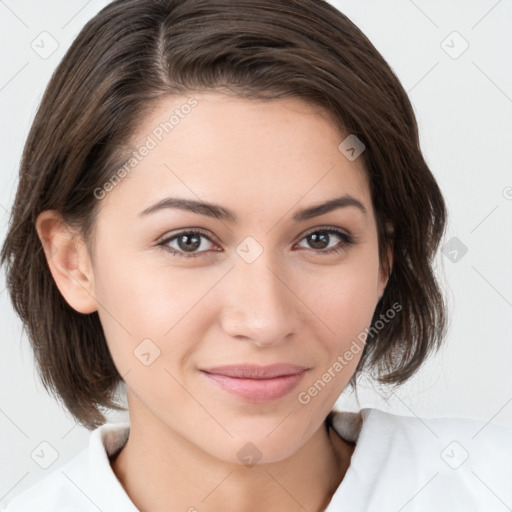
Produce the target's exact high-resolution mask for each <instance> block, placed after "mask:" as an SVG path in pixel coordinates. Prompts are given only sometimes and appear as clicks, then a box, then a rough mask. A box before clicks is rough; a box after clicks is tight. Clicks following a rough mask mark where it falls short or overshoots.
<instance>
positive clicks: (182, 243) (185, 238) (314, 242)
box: [157, 228, 355, 258]
mask: <svg viewBox="0 0 512 512" xmlns="http://www.w3.org/2000/svg"><path fill="white" fill-rule="evenodd" d="M333 235H334V236H335V237H337V238H338V239H340V240H341V243H340V242H338V244H336V245H334V246H331V247H330V242H331V241H332V239H333ZM204 240H206V242H205V243H203V241H204ZM302 240H305V241H307V243H308V244H309V245H310V248H311V249H312V250H313V252H317V253H319V254H321V255H325V254H332V253H339V252H343V251H346V250H348V248H349V247H350V246H351V245H353V244H355V237H354V236H352V235H350V234H348V233H345V232H344V231H341V230H339V229H336V228H316V229H315V230H314V231H310V232H309V233H308V234H307V235H306V236H304V237H303V238H302ZM172 244H174V246H173V245H172ZM212 244H213V242H212V240H211V239H210V238H209V237H208V235H206V234H205V233H203V232H202V231H199V230H190V231H181V232H180V233H177V234H175V235H172V236H169V237H166V238H164V239H163V240H161V241H160V242H158V243H157V245H158V246H159V247H162V248H163V249H165V250H166V251H168V252H170V253H171V254H172V255H173V256H178V257H182V258H195V257H196V256H200V255H201V254H202V253H206V252H208V250H209V249H211V245H212ZM205 245H206V247H205ZM200 249H201V250H200ZM306 249H307V247H306Z"/></svg>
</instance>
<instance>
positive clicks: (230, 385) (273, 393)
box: [200, 364, 309, 403]
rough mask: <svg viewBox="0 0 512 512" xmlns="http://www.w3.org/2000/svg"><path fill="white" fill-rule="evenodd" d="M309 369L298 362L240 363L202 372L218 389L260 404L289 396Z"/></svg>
mask: <svg viewBox="0 0 512 512" xmlns="http://www.w3.org/2000/svg"><path fill="white" fill-rule="evenodd" d="M308 370H309V368H306V367H304V366H299V365H295V364H274V365H270V366H257V365H247V364H240V365H231V366H218V367H215V368H205V369H201V370H200V371H201V373H202V374H203V375H204V376H205V377H206V378H207V379H208V381H209V382H210V383H212V384H214V385H215V386H216V387H217V388H220V389H221V390H223V391H226V392H228V393H231V394H234V395H237V396H239V397H241V398H243V399H244V400H247V401H250V402H253V403H261V402H268V401H272V400H278V399H279V398H282V397H284V396H286V395H287V394H288V393H290V392H291V391H292V390H293V389H294V388H295V387H296V386H297V385H298V384H299V382H300V381H301V380H302V378H303V377H304V375H305V374H306V372H307V371H308Z"/></svg>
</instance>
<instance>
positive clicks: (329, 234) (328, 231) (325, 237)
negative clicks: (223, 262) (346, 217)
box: [302, 228, 355, 255]
mask: <svg viewBox="0 0 512 512" xmlns="http://www.w3.org/2000/svg"><path fill="white" fill-rule="evenodd" d="M333 235H335V237H337V238H339V239H341V241H342V242H341V243H340V242H338V244H336V245H334V246H332V245H331V246H330V242H331V241H332V238H333ZM302 240H306V241H307V243H308V244H309V245H310V247H312V248H313V249H314V251H315V252H319V253H320V254H322V255H324V254H332V253H338V252H343V251H346V250H347V249H348V248H349V247H350V246H351V245H353V244H355V237H353V236H352V235H350V234H348V233H345V232H344V231H341V230H339V229H336V228H316V229H315V231H310V232H309V233H308V234H307V235H306V236H305V237H304V238H303V239H302ZM326 249H327V250H326Z"/></svg>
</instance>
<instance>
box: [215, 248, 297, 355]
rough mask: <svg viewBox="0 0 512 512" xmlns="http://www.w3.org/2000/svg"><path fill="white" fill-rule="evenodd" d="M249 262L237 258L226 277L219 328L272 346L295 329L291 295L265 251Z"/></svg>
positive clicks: (292, 297)
mask: <svg viewBox="0 0 512 512" xmlns="http://www.w3.org/2000/svg"><path fill="white" fill-rule="evenodd" d="M241 246H242V244H241ZM242 254H243V253H242ZM249 261H250V260H248V259H244V257H243V256H242V257H238V256H237V258H236V259H235V263H234V265H235V267H234V268H233V270H232V271H231V272H230V273H229V276H228V281H229V284H228V288H229V290H228V291H227V294H226V296H227V298H228V301H227V304H226V305H225V310H224V314H223V324H224V325H223V327H224V329H225V331H226V332H227V333H229V334H230V335H231V336H243V337H247V338H250V339H252V340H253V341H254V342H255V343H257V344H260V345H270V344H275V343H278V342H279V341H281V340H282V339H284V338H285V337H286V336H287V335H288V334H289V333H291V332H294V331H295V329H296V325H295V319H296V315H295V314H294V308H295V307H296V305H297V304H296V303H295V302H294V294H293V293H292V291H291V290H290V289H289V288H288V286H287V284H286V280H287V278H286V276H285V275H284V274H283V270H282V268H281V266H279V265H278V264H277V263H276V260H275V258H273V257H272V256H271V254H270V252H269V251H263V252H261V254H260V255H259V256H258V257H257V258H256V259H255V260H254V261H252V262H249Z"/></svg>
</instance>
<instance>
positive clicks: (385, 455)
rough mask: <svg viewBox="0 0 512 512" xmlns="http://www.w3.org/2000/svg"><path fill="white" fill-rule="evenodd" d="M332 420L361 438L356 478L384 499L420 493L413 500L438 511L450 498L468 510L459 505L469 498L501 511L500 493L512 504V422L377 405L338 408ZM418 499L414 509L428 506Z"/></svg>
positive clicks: (353, 464) (350, 436)
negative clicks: (409, 412) (351, 410)
mask: <svg viewBox="0 0 512 512" xmlns="http://www.w3.org/2000/svg"><path fill="white" fill-rule="evenodd" d="M332 424H333V427H334V428H335V429H336V430H337V432H338V433H339V435H340V436H341V437H344V438H345V439H347V440H349V441H353V442H355V443H356V448H355V451H354V454H353V456H352V460H351V465H350V469H349V472H350V478H349V481H350V482H351V483H352V484H353V485H354V486H355V487H356V488H358V489H366V490H368V491H369V490H370V489H371V493H372V495H373V497H374V498H375V499H377V498H376V497H377V496H379V499H381V500H383V501H382V503H388V502H390V500H392V501H393V506H395V505H398V504H400V503H401V504H402V505H403V504H405V503H406V502H407V501H408V500H409V499H411V500H412V499H413V497H414V499H413V501H411V504H412V505H416V506H420V505H421V506H423V507H437V508H435V509H436V510H448V509H449V505H450V506H452V505H453V507H455V508H453V510H462V509H460V508H457V507H460V506H461V504H463V503H464V504H465V503H467V504H468V507H469V508H468V510H477V509H478V510H499V506H501V505H500V500H501V502H502V503H503V502H504V503H508V504H510V505H512V487H511V486H510V482H511V481H512V429H510V428H508V427H505V426H501V425H497V424H494V423H492V422H485V421H481V420H478V419H473V418H463V417H419V416H413V415H411V416H404V415H400V414H394V413H389V412H386V411H382V410H379V409H374V408H364V409H362V410H361V411H360V412H358V413H347V412H339V413H337V414H336V415H335V416H334V417H333V420H332ZM413 489H416V490H417V491H418V495H417V496H416V494H415V492H412V490H413ZM420 490H421V492H419V491H420ZM361 492H362V493H363V494H364V493H365V491H361ZM497 496H498V497H499V499H498V498H497ZM496 500H497V501H496ZM413 502H414V503H413ZM412 505H411V507H412V508H411V510H426V509H427V508H418V509H416V508H414V507H413V506H412ZM475 506H477V508H475ZM478 507H480V508H478ZM493 507H497V508H493ZM398 508H400V507H398ZM368 510H373V508H372V507H370V506H369V507H368Z"/></svg>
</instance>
